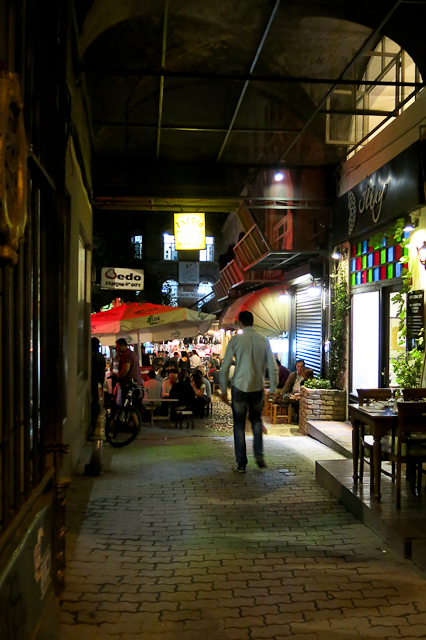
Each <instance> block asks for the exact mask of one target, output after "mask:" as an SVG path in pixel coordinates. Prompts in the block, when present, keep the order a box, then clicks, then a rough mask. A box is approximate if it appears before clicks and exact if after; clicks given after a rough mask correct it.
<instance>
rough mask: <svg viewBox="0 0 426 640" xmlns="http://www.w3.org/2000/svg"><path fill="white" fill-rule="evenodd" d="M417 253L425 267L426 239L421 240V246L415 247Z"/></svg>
mask: <svg viewBox="0 0 426 640" xmlns="http://www.w3.org/2000/svg"><path fill="white" fill-rule="evenodd" d="M417 253H418V256H419V260H420V262H421V263H422V265H423V266H424V268H425V269H426V241H425V242H423V244H422V246H421V247H418V248H417Z"/></svg>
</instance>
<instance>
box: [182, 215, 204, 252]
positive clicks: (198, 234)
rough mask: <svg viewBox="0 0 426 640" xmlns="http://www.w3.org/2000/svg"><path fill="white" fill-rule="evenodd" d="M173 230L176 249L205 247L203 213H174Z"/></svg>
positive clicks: (184, 249) (185, 249)
mask: <svg viewBox="0 0 426 640" xmlns="http://www.w3.org/2000/svg"><path fill="white" fill-rule="evenodd" d="M174 230H175V249H176V251H188V250H191V249H205V248H206V221H205V216H204V213H175V214H174Z"/></svg>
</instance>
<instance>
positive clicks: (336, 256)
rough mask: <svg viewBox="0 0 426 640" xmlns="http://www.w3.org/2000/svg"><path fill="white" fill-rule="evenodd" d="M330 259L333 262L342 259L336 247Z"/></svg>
mask: <svg viewBox="0 0 426 640" xmlns="http://www.w3.org/2000/svg"><path fill="white" fill-rule="evenodd" d="M331 257H332V258H333V260H340V258H341V257H342V254H341V253H340V251H339V249H338V247H337V246H336V247H334V249H333V253H332V254H331Z"/></svg>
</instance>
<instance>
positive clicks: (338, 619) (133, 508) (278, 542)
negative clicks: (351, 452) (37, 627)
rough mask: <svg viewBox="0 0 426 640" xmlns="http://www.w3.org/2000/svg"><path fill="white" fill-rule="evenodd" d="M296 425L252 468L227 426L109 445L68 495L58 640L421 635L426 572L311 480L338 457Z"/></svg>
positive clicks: (317, 639)
mask: <svg viewBox="0 0 426 640" xmlns="http://www.w3.org/2000/svg"><path fill="white" fill-rule="evenodd" d="M293 433H294V430H293V431H292V430H291V429H287V430H286V431H285V432H283V435H287V436H288V437H280V436H273V435H272V436H271V435H268V436H266V437H265V454H266V458H267V462H268V468H267V469H262V470H261V469H258V468H257V467H256V466H255V465H254V460H253V457H252V455H250V456H249V466H248V468H247V473H245V474H239V473H235V472H233V471H232V470H231V469H232V466H233V464H234V457H233V443H232V438H231V437H230V436H229V435H228V434H225V435H224V434H223V433H222V434H215V433H214V432H211V431H207V430H203V431H201V430H194V431H175V430H174V429H159V428H154V429H150V428H145V429H144V430H143V434H142V435H141V437H140V438H138V439H137V440H136V441H135V442H134V443H132V444H131V445H129V446H128V447H126V448H125V449H122V450H112V448H111V447H109V446H108V445H104V473H103V475H102V476H100V477H97V478H88V477H85V476H83V475H80V476H76V477H74V479H73V482H72V485H71V487H70V489H69V498H68V534H67V545H68V551H67V556H68V569H67V585H66V591H65V592H64V593H63V594H62V606H61V609H62V622H63V623H62V637H63V640H71V639H72V640H75V639H81V640H92V639H94V638H96V639H99V638H104V639H106V640H108V639H109V638H111V640H181V639H182V640H199V639H200V640H216V639H217V640H250V639H253V640H256V639H261V638H269V639H271V638H275V639H281V638H288V637H291V638H293V639H298V638H300V639H301V640H302V639H303V640H322V639H326V640H346V639H348V638H349V639H350V638H363V639H364V640H368V639H370V638H386V639H388V640H391V639H392V640H393V639H394V638H407V639H408V638H424V637H426V581H425V575H424V574H422V573H421V572H420V571H419V570H418V569H416V567H415V565H413V564H412V563H411V562H409V561H406V560H403V559H402V558H400V557H399V556H397V555H396V554H395V553H394V552H393V551H392V550H391V549H390V548H389V547H387V546H386V545H385V544H384V543H383V541H382V540H381V539H380V538H379V537H377V536H376V535H375V534H374V533H372V532H371V531H370V530H369V529H368V528H367V527H366V526H364V525H362V524H361V523H360V522H359V521H357V520H356V519H355V518H354V516H352V515H351V514H350V513H348V512H347V511H346V510H345V508H344V507H343V506H342V505H340V504H339V503H338V502H337V501H336V500H334V499H333V498H332V497H331V496H330V495H329V494H328V493H327V492H326V491H325V490H324V489H322V488H321V487H320V486H319V485H318V484H317V483H316V482H315V469H314V467H315V460H316V459H317V460H324V459H330V458H339V456H338V454H335V453H334V452H331V451H330V450H328V449H327V448H325V447H324V446H322V445H321V444H319V443H317V442H315V441H314V440H311V439H310V438H307V437H302V436H297V435H293ZM248 440H249V442H248V446H249V447H250V449H251V441H250V440H251V438H248ZM85 456H86V458H85V460H82V463H83V462H85V461H87V460H88V459H89V457H90V445H87V447H86V450H85Z"/></svg>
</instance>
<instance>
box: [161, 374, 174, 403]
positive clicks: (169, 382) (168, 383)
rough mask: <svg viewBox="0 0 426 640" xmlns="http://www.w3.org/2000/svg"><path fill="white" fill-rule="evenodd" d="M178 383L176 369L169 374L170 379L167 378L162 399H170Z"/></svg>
mask: <svg viewBox="0 0 426 640" xmlns="http://www.w3.org/2000/svg"><path fill="white" fill-rule="evenodd" d="M176 382H177V371H176V369H172V370H171V371H170V373H169V376H168V378H166V379H165V380H164V382H163V388H162V392H161V397H162V398H168V397H169V395H170V390H171V388H172V387H173V385H174V384H176Z"/></svg>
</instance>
